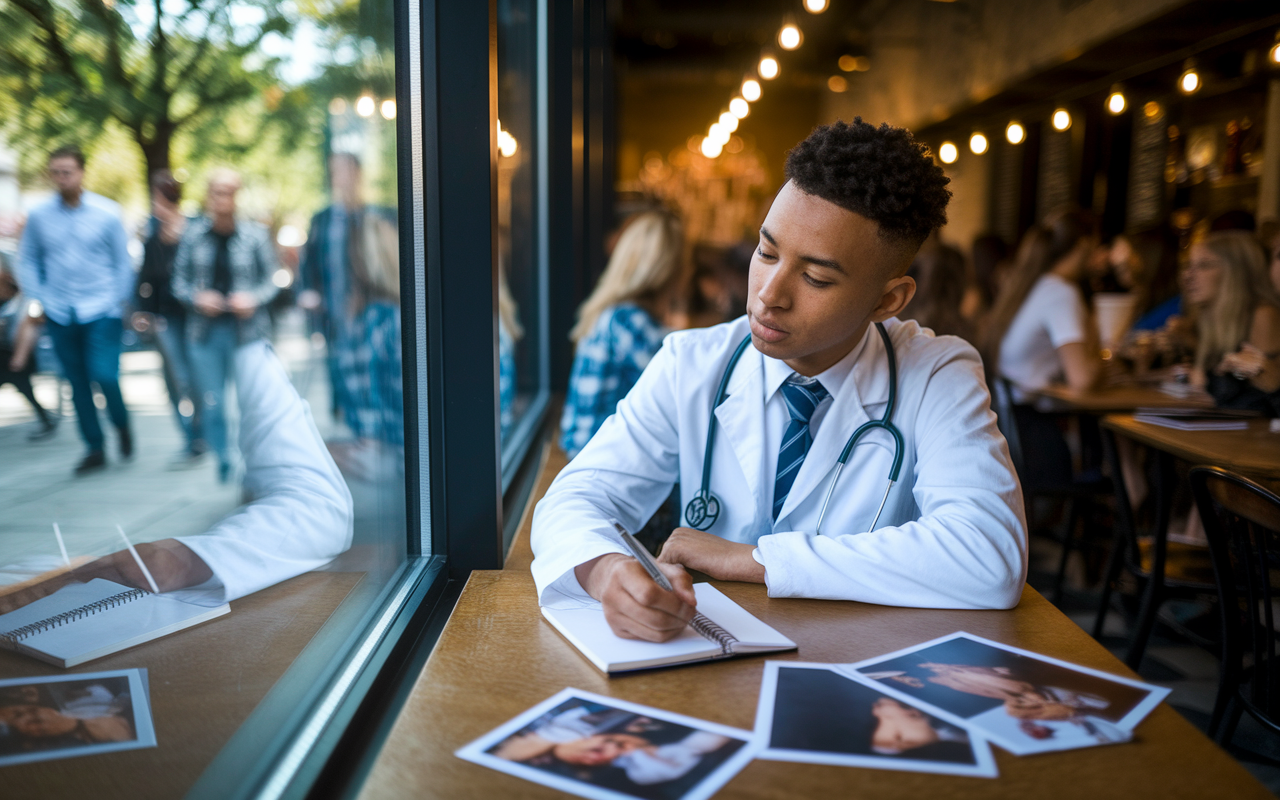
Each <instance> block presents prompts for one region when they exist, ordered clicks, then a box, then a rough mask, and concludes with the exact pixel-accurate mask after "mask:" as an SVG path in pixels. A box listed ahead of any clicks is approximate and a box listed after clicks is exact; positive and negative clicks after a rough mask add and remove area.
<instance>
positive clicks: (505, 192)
mask: <svg viewBox="0 0 1280 800" xmlns="http://www.w3.org/2000/svg"><path fill="white" fill-rule="evenodd" d="M497 12H498V20H497V21H498V120H499V123H498V134H497V136H498V139H497V149H498V263H499V269H498V275H499V285H498V319H499V345H500V351H499V355H500V371H501V374H500V378H501V380H500V392H501V435H502V465H503V478H504V486H506V485H507V484H509V482H510V480H511V478H512V476H513V474H514V472H515V467H516V465H517V464H518V463H519V460H520V459H521V457H522V456H523V455H524V454H525V452H526V449H527V447H528V445H529V443H530V441H531V439H532V437H533V436H534V434H535V433H536V431H537V429H538V427H539V425H540V423H541V419H542V416H541V415H542V413H543V412H544V410H545V408H546V402H547V392H546V388H547V387H546V384H547V372H546V370H547V356H546V348H547V347H548V346H549V344H550V343H548V342H547V341H546V300H545V295H544V293H545V285H546V283H545V279H546V269H547V264H546V256H545V250H544V248H545V246H546V237H545V236H541V237H540V236H539V235H538V231H539V225H540V222H539V217H538V214H539V211H540V209H541V208H543V206H544V205H545V199H544V197H543V195H542V188H541V187H542V183H541V182H542V181H543V180H545V169H546V168H545V165H544V164H542V163H540V162H541V158H542V153H543V142H542V141H541V137H540V136H539V133H538V132H539V130H540V128H539V110H540V108H541V106H540V102H541V100H540V98H541V97H542V95H541V94H540V91H539V88H540V85H541V84H540V80H539V73H538V51H537V43H538V15H539V4H538V3H537V2H536V0H499V2H498V5H497Z"/></svg>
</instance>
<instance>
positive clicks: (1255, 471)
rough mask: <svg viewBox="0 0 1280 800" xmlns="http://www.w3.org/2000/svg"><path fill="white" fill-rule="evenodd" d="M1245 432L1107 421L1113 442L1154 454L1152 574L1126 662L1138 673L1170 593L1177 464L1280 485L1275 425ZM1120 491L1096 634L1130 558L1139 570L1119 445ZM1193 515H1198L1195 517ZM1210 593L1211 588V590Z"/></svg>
mask: <svg viewBox="0 0 1280 800" xmlns="http://www.w3.org/2000/svg"><path fill="white" fill-rule="evenodd" d="M1248 425H1249V427H1248V429H1246V430H1238V431H1181V430H1177V429H1175V428H1166V427H1164V426H1162V425H1152V424H1151V423H1149V422H1139V421H1138V420H1137V419H1135V418H1134V416H1133V415H1132V414H1112V415H1108V416H1106V417H1103V419H1102V428H1103V430H1104V431H1105V432H1106V434H1107V436H1108V437H1114V436H1116V435H1119V436H1124V437H1125V438H1128V439H1131V440H1133V441H1135V442H1138V443H1139V444H1144V445H1147V446H1148V447H1150V448H1152V450H1153V451H1154V452H1155V456H1156V463H1155V475H1156V480H1155V485H1154V487H1153V489H1154V492H1155V510H1156V515H1155V526H1154V528H1153V530H1152V532H1151V533H1152V546H1151V563H1150V568H1149V570H1147V574H1146V576H1144V577H1146V582H1145V584H1146V585H1145V586H1144V587H1143V590H1142V603H1141V606H1140V607H1139V609H1138V619H1137V625H1136V626H1135V628H1134V632H1133V636H1132V639H1131V642H1130V646H1129V653H1128V655H1127V656H1126V658H1125V663H1127V664H1128V665H1129V666H1130V667H1133V668H1134V669H1137V668H1138V666H1139V665H1140V664H1141V663H1142V656H1143V653H1144V652H1145V650H1146V643H1147V640H1148V639H1149V638H1150V636H1151V631H1152V630H1153V628H1154V626H1155V618H1156V612H1157V611H1158V610H1159V607H1160V604H1161V602H1162V600H1163V598H1164V593H1165V567H1166V563H1167V560H1168V553H1169V522H1170V519H1171V517H1172V509H1173V495H1174V490H1175V488H1176V485H1177V473H1176V472H1175V471H1174V461H1175V460H1181V461H1185V462H1187V463H1189V464H1191V465H1193V466H1194V465H1198V464H1208V465H1212V466H1217V467H1223V468H1224V469H1229V470H1233V471H1235V472H1239V473H1241V474H1242V475H1245V476H1247V477H1250V478H1254V479H1256V480H1260V481H1262V482H1264V483H1269V484H1274V482H1275V481H1277V480H1280V434H1275V433H1271V432H1270V421H1269V420H1265V419H1257V420H1250V421H1249V423H1248ZM1108 454H1109V457H1110V459H1111V464H1112V472H1113V473H1114V480H1115V487H1116V512H1117V514H1116V517H1117V526H1116V533H1117V537H1116V543H1115V546H1114V548H1113V550H1112V554H1111V557H1110V563H1108V565H1107V570H1106V573H1107V574H1106V578H1105V583H1104V584H1103V595H1102V602H1101V604H1100V606H1099V609H1098V616H1097V619H1096V620H1095V621H1094V635H1098V634H1099V633H1100V632H1101V630H1102V625H1103V618H1104V616H1105V614H1106V611H1107V607H1108V605H1109V599H1110V592H1111V585H1112V583H1114V582H1115V580H1116V579H1117V578H1118V577H1119V575H1120V570H1121V569H1122V568H1123V566H1124V560H1125V554H1126V552H1127V553H1128V559H1129V561H1130V563H1131V565H1134V566H1131V567H1130V568H1131V569H1133V570H1136V571H1140V570H1139V569H1138V567H1137V566H1136V565H1138V564H1140V557H1139V555H1138V553H1136V552H1134V547H1135V542H1136V539H1135V534H1136V532H1135V530H1134V521H1133V515H1132V513H1131V512H1130V508H1131V505H1130V503H1129V492H1128V487H1126V486H1125V483H1124V479H1123V470H1122V469H1121V468H1120V461H1119V457H1118V450H1117V448H1116V446H1115V442H1114V440H1110V441H1109V447H1108ZM1193 513H1194V512H1193ZM1210 588H1211V585H1210Z"/></svg>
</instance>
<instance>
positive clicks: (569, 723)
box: [457, 689, 751, 800]
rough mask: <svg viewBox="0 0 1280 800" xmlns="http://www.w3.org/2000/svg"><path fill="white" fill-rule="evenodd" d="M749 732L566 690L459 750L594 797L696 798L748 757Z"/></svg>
mask: <svg viewBox="0 0 1280 800" xmlns="http://www.w3.org/2000/svg"><path fill="white" fill-rule="evenodd" d="M749 744H750V734H749V733H747V732H745V731H739V730H737V729H734V728H727V727H725V726H722V725H715V724H713V723H709V722H703V721H700V720H695V719H691V718H688V717H684V716H682V715H678V714H671V713H669V712H665V711H660V710H658V709H650V708H645V707H643V706H636V705H634V704H631V703H623V702H621V701H618V700H614V699H612V698H606V697H602V696H599V695H594V694H591V693H589V692H579V691H577V690H573V689H567V690H565V691H563V692H561V693H559V694H557V695H556V696H555V697H552V698H550V699H549V700H547V701H546V702H543V703H541V704H539V705H538V706H536V707H535V708H533V709H530V711H528V712H526V713H525V714H523V715H521V716H520V717H518V718H517V719H515V720H512V721H511V722H509V723H507V724H506V725H504V726H503V727H501V728H499V729H497V730H496V731H494V732H492V733H490V734H489V735H487V736H485V737H483V738H481V739H479V740H477V741H476V742H473V743H471V744H469V745H467V746H466V747H464V748H462V749H461V750H459V751H458V753H457V755H458V756H459V757H461V758H464V759H467V760H469V761H474V762H476V763H479V764H483V765H485V766H489V767H493V768H494V769H498V770H501V771H503V772H508V773H510V774H512V775H517V776H519V777H522V778H525V779H527V780H531V781H535V782H537V783H542V784H545V785H548V786H552V787H555V788H557V789H560V790H562V791H566V792H570V793H573V794H577V795H580V796H582V797H591V798H644V799H645V800H699V799H700V798H705V797H709V796H710V795H711V794H712V793H713V792H715V790H716V789H717V788H719V787H720V786H721V785H723V784H724V783H725V782H726V781H727V780H729V778H731V777H733V775H734V774H736V773H737V772H738V770H740V769H741V768H742V766H743V765H744V764H745V763H746V762H747V761H748V760H750V758H751V752H750V748H749Z"/></svg>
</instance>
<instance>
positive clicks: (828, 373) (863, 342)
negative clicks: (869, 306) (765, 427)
mask: <svg viewBox="0 0 1280 800" xmlns="http://www.w3.org/2000/svg"><path fill="white" fill-rule="evenodd" d="M871 331H872V326H870V325H868V326H867V332H866V333H865V334H863V336H862V338H861V339H859V340H858V343H857V344H855V345H854V346H853V347H852V348H850V350H849V352H848V353H845V354H844V357H843V358H841V359H840V360H839V361H837V362H836V363H834V364H832V365H831V366H830V367H827V368H826V370H824V371H823V372H820V373H818V374H817V375H815V376H814V377H815V378H817V379H818V382H819V383H821V384H822V388H824V389H826V390H827V392H828V393H829V394H830V395H831V396H832V397H834V396H835V394H836V392H838V391H840V387H842V386H844V382H845V379H846V378H848V377H849V372H850V371H851V370H852V369H853V365H854V363H855V362H856V361H857V360H858V357H859V356H861V355H862V351H863V350H865V349H866V347H867V337H868V335H869V334H870V333H871ZM761 355H762V357H763V358H764V402H765V403H766V404H767V403H768V402H769V401H770V400H772V399H773V396H774V395H775V394H777V392H778V390H779V389H780V388H782V384H783V383H785V382H786V380H787V378H790V377H791V376H792V375H793V374H795V370H793V369H792V368H791V367H789V366H787V362H785V361H782V360H780V359H776V358H770V357H769V356H766V355H763V354H761Z"/></svg>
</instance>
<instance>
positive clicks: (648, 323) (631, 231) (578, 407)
mask: <svg viewBox="0 0 1280 800" xmlns="http://www.w3.org/2000/svg"><path fill="white" fill-rule="evenodd" d="M681 249H682V242H681V230H680V222H679V220H677V219H676V217H675V216H673V215H672V214H670V213H667V212H665V211H646V212H644V213H642V214H640V215H638V216H637V217H636V218H635V219H633V220H632V221H631V224H629V225H628V226H627V228H626V230H625V231H623V233H622V236H621V237H619V239H618V244H617V245H616V246H615V247H614V250H613V255H612V257H610V259H609V265H608V266H607V267H605V270H604V274H603V275H601V276H600V282H599V283H598V284H597V285H596V289H595V291H594V292H592V293H591V296H590V297H588V298H587V301H586V302H585V303H583V304H582V307H581V308H579V309H578V324H577V325H575V326H574V328H573V330H572V331H570V333H569V338H570V339H572V340H573V341H574V342H576V343H577V350H576V353H575V355H574V360H573V371H572V372H571V373H570V375H569V396H568V397H567V398H566V400H565V404H564V413H563V415H562V416H561V418H560V430H561V434H560V446H561V447H563V448H564V451H565V452H566V453H568V454H569V457H570V458H572V457H574V456H576V455H577V454H578V452H579V451H581V450H582V448H583V447H585V446H586V444H587V442H588V441H590V439H591V437H592V436H593V435H594V434H595V432H596V431H597V430H599V429H600V426H601V425H603V424H604V421H605V420H606V419H608V418H609V416H610V415H612V414H613V412H614V409H615V408H617V406H618V401H619V400H621V399H622V398H623V397H624V396H626V394H627V392H629V391H630V390H631V387H632V386H634V385H635V383H636V381H637V380H639V379H640V373H641V372H643V371H644V368H645V366H647V365H648V363H649V359H651V358H653V355H654V353H656V352H658V348H660V347H661V346H662V337H663V336H665V335H666V333H667V329H666V328H665V327H664V325H663V316H664V312H665V311H666V307H667V306H668V305H669V304H670V301H671V298H672V296H673V293H674V292H676V291H677V289H678V286H679V284H680V280H681V272H680V254H681Z"/></svg>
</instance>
